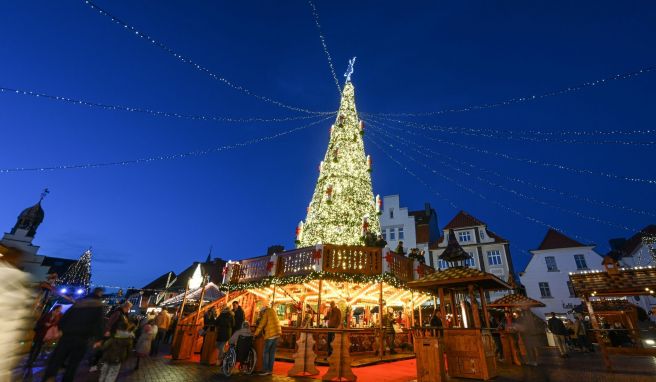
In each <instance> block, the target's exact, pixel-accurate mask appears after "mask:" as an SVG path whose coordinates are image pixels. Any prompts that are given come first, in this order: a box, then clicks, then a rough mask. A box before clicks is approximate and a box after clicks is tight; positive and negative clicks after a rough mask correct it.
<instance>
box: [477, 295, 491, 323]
mask: <svg viewBox="0 0 656 382" xmlns="http://www.w3.org/2000/svg"><path fill="white" fill-rule="evenodd" d="M478 293H479V295H480V296H481V306H482V307H483V318H484V319H485V327H486V328H489V327H490V312H488V311H487V301H485V292H484V291H483V288H478Z"/></svg>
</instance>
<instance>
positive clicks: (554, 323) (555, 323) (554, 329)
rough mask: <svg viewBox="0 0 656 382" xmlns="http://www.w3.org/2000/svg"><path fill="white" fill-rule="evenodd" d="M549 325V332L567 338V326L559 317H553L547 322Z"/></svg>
mask: <svg viewBox="0 0 656 382" xmlns="http://www.w3.org/2000/svg"><path fill="white" fill-rule="evenodd" d="M547 325H548V326H549V331H551V333H553V334H556V335H561V336H565V335H567V333H568V330H567V328H566V327H565V324H563V322H562V321H561V320H560V319H559V318H557V317H551V318H550V319H549V320H548V321H547Z"/></svg>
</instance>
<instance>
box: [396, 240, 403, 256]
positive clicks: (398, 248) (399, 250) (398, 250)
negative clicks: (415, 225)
mask: <svg viewBox="0 0 656 382" xmlns="http://www.w3.org/2000/svg"><path fill="white" fill-rule="evenodd" d="M394 253H396V254H397V255H401V256H405V250H404V249H403V242H402V241H399V244H398V245H397V246H396V249H395V250H394Z"/></svg>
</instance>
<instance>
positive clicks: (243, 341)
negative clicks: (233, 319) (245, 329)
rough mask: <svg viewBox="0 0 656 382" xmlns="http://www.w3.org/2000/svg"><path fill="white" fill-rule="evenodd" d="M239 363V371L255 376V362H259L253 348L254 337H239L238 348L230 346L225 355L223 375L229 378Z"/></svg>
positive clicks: (222, 367)
mask: <svg viewBox="0 0 656 382" xmlns="http://www.w3.org/2000/svg"><path fill="white" fill-rule="evenodd" d="M237 362H239V370H240V371H241V372H242V373H244V374H247V375H251V374H253V370H255V362H257V353H256V352H255V349H254V348H253V336H239V338H238V339H237V346H235V345H230V349H229V350H228V351H227V352H226V353H225V354H224V355H223V365H222V366H221V369H222V371H223V375H225V376H226V377H229V376H231V375H232V372H233V370H234V368H235V365H236V364H237Z"/></svg>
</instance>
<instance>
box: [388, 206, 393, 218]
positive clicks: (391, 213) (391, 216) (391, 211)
mask: <svg viewBox="0 0 656 382" xmlns="http://www.w3.org/2000/svg"><path fill="white" fill-rule="evenodd" d="M389 214H390V219H394V208H390V209H389Z"/></svg>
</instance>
